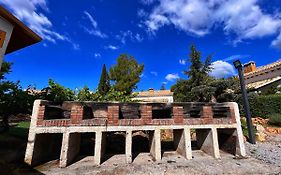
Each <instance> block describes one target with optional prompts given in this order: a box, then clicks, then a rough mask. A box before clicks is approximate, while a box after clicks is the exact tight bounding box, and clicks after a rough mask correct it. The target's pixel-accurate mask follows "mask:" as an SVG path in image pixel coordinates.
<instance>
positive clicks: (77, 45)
mask: <svg viewBox="0 0 281 175" xmlns="http://www.w3.org/2000/svg"><path fill="white" fill-rule="evenodd" d="M72 46H73V49H74V50H80V45H79V44H76V43H74V44H72Z"/></svg>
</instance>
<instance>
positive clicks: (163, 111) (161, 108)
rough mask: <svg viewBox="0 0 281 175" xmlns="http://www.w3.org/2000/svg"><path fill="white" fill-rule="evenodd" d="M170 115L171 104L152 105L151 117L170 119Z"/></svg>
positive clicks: (171, 113)
mask: <svg viewBox="0 0 281 175" xmlns="http://www.w3.org/2000/svg"><path fill="white" fill-rule="evenodd" d="M172 115H173V112H172V106H170V105H167V104H161V103H159V104H157V103H156V104H153V105H152V119H171V118H172Z"/></svg>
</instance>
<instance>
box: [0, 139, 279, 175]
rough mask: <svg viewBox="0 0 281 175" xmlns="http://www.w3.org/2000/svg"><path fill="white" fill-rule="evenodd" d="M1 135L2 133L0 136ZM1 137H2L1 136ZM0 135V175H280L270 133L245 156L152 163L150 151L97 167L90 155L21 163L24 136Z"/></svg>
mask: <svg viewBox="0 0 281 175" xmlns="http://www.w3.org/2000/svg"><path fill="white" fill-rule="evenodd" d="M0 136H1V135H0ZM1 137H2V138H1ZM1 137H0V174H1V175H2V174H3V175H6V174H7V175H12V174H28V175H29V174H56V175H57V174H65V175H67V174H97V175H113V174H116V175H123V174H136V175H138V174H139V175H143V174H150V175H154V174H155V175H156V174H157V175H162V174H163V175H164V174H165V175H168V174H177V175H181V174H281V149H280V148H281V135H272V136H269V137H268V141H266V142H258V143H257V144H256V145H251V144H249V143H246V147H247V152H248V157H247V158H244V159H240V158H236V157H234V156H233V155H231V154H228V153H225V152H221V157H222V158H221V159H214V158H213V157H211V156H209V155H207V154H205V153H203V152H202V151H200V150H196V151H193V156H194V158H193V159H192V160H186V159H184V158H183V157H182V156H180V155H179V154H177V153H175V152H172V151H166V152H164V154H163V159H162V160H161V161H159V162H154V161H153V160H152V158H151V157H150V156H149V153H147V152H146V153H140V154H138V155H137V156H136V157H135V159H134V161H133V163H132V164H126V163H125V156H124V154H117V155H116V154H115V155H113V156H112V157H109V158H108V159H107V160H106V161H104V162H103V163H102V165H100V166H94V165H93V156H87V157H78V159H77V160H76V161H75V162H74V163H72V164H71V165H69V166H68V167H67V168H59V167H58V160H53V161H50V162H47V163H45V164H43V165H40V166H37V167H33V168H32V167H29V166H27V165H26V164H24V163H23V158H24V152H25V147H26V141H25V140H26V138H22V139H19V138H17V137H13V136H9V137H8V138H9V139H3V136H1Z"/></svg>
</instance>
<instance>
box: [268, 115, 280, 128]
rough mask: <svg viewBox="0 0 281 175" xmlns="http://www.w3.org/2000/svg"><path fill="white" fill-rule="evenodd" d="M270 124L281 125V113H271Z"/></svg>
mask: <svg viewBox="0 0 281 175" xmlns="http://www.w3.org/2000/svg"><path fill="white" fill-rule="evenodd" d="M268 124H270V125H274V126H281V114H280V113H279V114H271V115H269V121H268Z"/></svg>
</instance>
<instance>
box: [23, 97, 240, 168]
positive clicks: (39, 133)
mask: <svg viewBox="0 0 281 175" xmlns="http://www.w3.org/2000/svg"><path fill="white" fill-rule="evenodd" d="M161 130H172V131H173V142H174V146H175V151H176V152H177V153H178V154H180V155H182V156H183V157H185V158H186V159H192V145H191V132H195V133H196V143H197V146H198V147H199V149H200V150H202V151H204V152H205V153H207V154H210V155H212V156H213V157H214V158H220V150H228V152H230V153H232V154H234V155H238V156H245V155H246V153H245V147H244V141H243V135H242V129H241V123H240V116H239V110H238V105H237V104H236V103H234V102H228V103H167V104H166V103H98V102H64V103H63V104H62V105H54V104H52V103H51V102H49V101H43V100H36V101H35V102H34V106H33V113H32V117H31V124H30V129H29V136H28V143H27V148H26V154H25V162H26V163H28V164H29V165H36V164H37V165H38V164H40V163H42V162H43V161H44V160H45V158H46V157H48V156H49V157H50V156H51V155H52V154H53V153H57V154H58V155H59V157H57V158H59V166H60V167H66V166H67V165H69V164H71V163H72V162H73V160H74V159H75V158H76V156H77V155H78V154H79V150H80V143H81V142H80V140H81V134H82V133H92V134H94V135H95V139H94V143H95V145H94V148H93V150H94V162H93V165H94V164H95V165H100V164H101V163H102V160H103V157H104V155H105V149H106V146H105V145H106V138H107V136H108V133H114V132H123V133H125V134H124V137H125V155H126V156H125V157H126V162H127V163H132V161H133V158H132V138H133V133H134V132H136V131H144V132H146V133H148V139H149V152H150V155H151V156H152V157H153V159H154V160H155V161H158V160H161V151H162V150H161ZM52 140H53V141H52ZM224 148H225V149H224Z"/></svg>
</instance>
